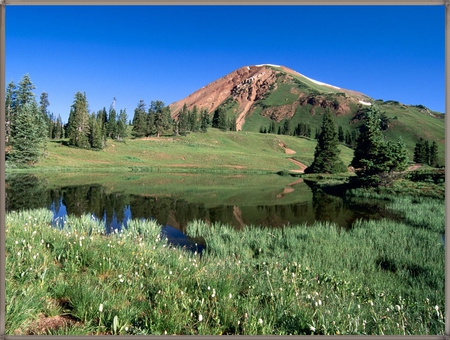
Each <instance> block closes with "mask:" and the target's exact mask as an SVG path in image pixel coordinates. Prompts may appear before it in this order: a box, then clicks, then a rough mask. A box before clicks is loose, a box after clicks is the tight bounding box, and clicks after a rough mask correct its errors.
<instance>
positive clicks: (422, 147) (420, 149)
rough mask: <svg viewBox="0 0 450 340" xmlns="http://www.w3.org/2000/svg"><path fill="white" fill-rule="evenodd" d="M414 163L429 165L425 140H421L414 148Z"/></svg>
mask: <svg viewBox="0 0 450 340" xmlns="http://www.w3.org/2000/svg"><path fill="white" fill-rule="evenodd" d="M413 161H414V162H416V163H421V164H428V146H427V143H425V139H423V138H422V137H420V138H419V140H418V141H417V143H416V145H415V147H414V157H413Z"/></svg>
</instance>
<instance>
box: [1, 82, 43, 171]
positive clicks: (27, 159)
mask: <svg viewBox="0 0 450 340" xmlns="http://www.w3.org/2000/svg"><path fill="white" fill-rule="evenodd" d="M33 89H35V86H34V84H33V83H32V82H31V79H30V77H29V76H28V75H27V74H26V75H25V76H23V78H22V79H21V81H20V82H19V84H18V86H15V85H14V83H13V82H11V83H10V84H9V85H8V89H7V92H6V98H5V104H6V107H5V109H6V110H5V111H6V112H5V118H6V119H5V124H6V125H5V129H6V131H5V132H6V133H5V135H6V136H5V141H6V145H7V146H8V147H9V148H8V151H7V153H6V156H7V159H8V160H10V161H12V162H15V163H22V164H30V165H32V164H34V163H36V162H37V161H38V159H39V156H40V153H41V152H40V148H41V147H42V146H43V143H44V140H45V138H46V137H47V134H48V126H47V122H46V119H47V117H42V115H41V113H40V111H39V108H38V106H37V103H36V99H35V95H34V93H33V91H32V90H33Z"/></svg>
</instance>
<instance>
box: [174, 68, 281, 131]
mask: <svg viewBox="0 0 450 340" xmlns="http://www.w3.org/2000/svg"><path fill="white" fill-rule="evenodd" d="M275 73H276V71H275V70H274V69H272V68H269V67H267V66H245V67H241V68H240V69H238V70H236V71H233V72H231V73H229V74H228V75H226V76H225V77H222V78H220V79H218V80H216V81H214V82H212V83H210V84H208V85H206V86H205V87H202V88H201V89H199V90H197V91H195V92H194V93H192V94H191V95H189V96H187V97H186V98H184V99H182V100H180V101H178V102H176V103H173V104H171V105H170V109H171V111H172V112H173V116H174V117H177V116H178V113H179V111H180V110H181V108H182V107H183V105H184V104H186V105H187V109H188V110H192V109H193V107H194V106H197V108H198V109H199V110H202V109H207V110H208V112H209V113H211V112H213V111H214V110H215V109H216V108H217V107H218V106H219V105H220V104H222V103H223V101H225V100H226V99H227V98H228V97H230V96H232V97H233V99H234V100H235V101H237V102H238V104H239V109H238V112H237V114H238V118H237V121H236V123H237V129H238V130H241V128H242V125H243V124H244V121H245V116H246V114H247V113H248V112H249V110H250V108H251V107H252V105H253V104H254V102H255V101H256V100H259V99H261V98H262V97H263V96H264V94H265V93H266V91H268V90H269V87H270V85H272V84H274V83H275V81H276V76H275Z"/></svg>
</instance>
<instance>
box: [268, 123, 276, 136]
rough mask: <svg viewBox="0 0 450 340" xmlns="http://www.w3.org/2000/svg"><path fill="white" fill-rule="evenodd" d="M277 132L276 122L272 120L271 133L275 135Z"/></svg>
mask: <svg viewBox="0 0 450 340" xmlns="http://www.w3.org/2000/svg"><path fill="white" fill-rule="evenodd" d="M275 131H276V126H275V122H274V121H273V120H272V121H271V122H270V126H269V133H275Z"/></svg>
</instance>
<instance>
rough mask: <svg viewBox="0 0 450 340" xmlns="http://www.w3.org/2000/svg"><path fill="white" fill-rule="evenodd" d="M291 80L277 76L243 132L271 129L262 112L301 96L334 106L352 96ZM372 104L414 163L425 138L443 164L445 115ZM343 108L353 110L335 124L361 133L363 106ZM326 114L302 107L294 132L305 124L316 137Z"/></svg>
mask: <svg viewBox="0 0 450 340" xmlns="http://www.w3.org/2000/svg"><path fill="white" fill-rule="evenodd" d="M290 76H291V78H289V77H287V76H286V74H284V73H283V74H280V75H279V76H278V78H277V83H276V86H273V88H272V90H271V91H269V92H268V93H267V94H266V96H265V97H264V98H263V99H261V100H260V101H258V102H257V103H256V104H255V105H254V108H253V110H251V111H250V114H249V115H248V116H247V117H246V120H245V124H244V126H243V128H242V129H243V131H252V132H258V131H259V130H260V128H261V127H262V126H263V127H266V128H268V127H269V125H270V123H271V119H270V118H269V117H263V116H262V115H261V113H262V111H263V109H264V108H268V107H272V108H273V107H282V106H285V105H289V104H293V103H294V102H296V101H298V97H299V93H300V92H303V93H304V95H303V97H305V96H307V95H316V96H318V98H322V99H323V98H326V99H327V100H329V101H331V102H332V101H334V100H338V101H339V100H341V101H342V100H344V99H343V98H349V96H351V95H348V94H344V93H343V92H339V90H338V89H334V88H328V87H325V86H321V85H318V84H315V83H313V82H311V81H309V80H307V79H305V78H303V77H301V76H299V75H298V76H296V75H293V74H290ZM295 93H296V94H295ZM364 100H369V99H364ZM373 103H374V104H376V105H377V106H378V107H379V109H380V111H381V112H385V113H386V115H387V117H388V118H389V119H390V124H389V128H388V130H386V131H385V136H386V138H387V139H389V140H393V141H396V140H397V139H398V138H402V139H403V141H404V142H405V144H406V147H407V148H408V151H409V157H410V160H411V161H412V159H413V154H414V147H415V144H416V142H417V141H418V140H419V138H420V137H422V138H424V139H426V140H428V141H429V142H430V143H431V142H432V141H434V140H435V141H436V142H437V143H438V147H439V157H438V163H439V164H440V165H443V164H444V147H445V143H444V137H445V121H444V115H442V114H440V113H438V112H433V111H430V110H428V109H427V108H425V107H423V106H421V105H417V106H413V105H403V104H401V103H399V102H396V101H383V100H376V101H373ZM344 105H348V108H349V109H350V110H349V112H348V113H346V114H342V113H341V114H339V115H338V116H337V117H336V124H337V125H339V126H342V127H343V129H344V131H346V130H348V131H349V132H352V131H353V130H355V129H358V128H359V127H360V126H361V124H362V123H363V121H358V120H354V117H355V115H356V114H357V112H358V110H360V109H361V108H362V107H363V106H362V105H360V104H358V102H357V101H346V104H344ZM312 109H314V110H312ZM324 111H325V109H324V108H323V107H321V106H312V105H311V104H306V105H304V106H302V105H299V106H298V107H297V108H296V110H295V114H294V116H293V117H292V118H290V126H291V131H292V130H293V129H294V128H295V127H296V126H297V124H298V123H300V122H302V123H305V124H309V125H310V127H311V131H312V133H313V136H314V132H315V130H316V129H317V128H319V127H320V125H321V123H322V115H323V113H324ZM332 111H333V110H332ZM281 124H282V121H281V122H276V127H277V129H278V126H279V125H281Z"/></svg>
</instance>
